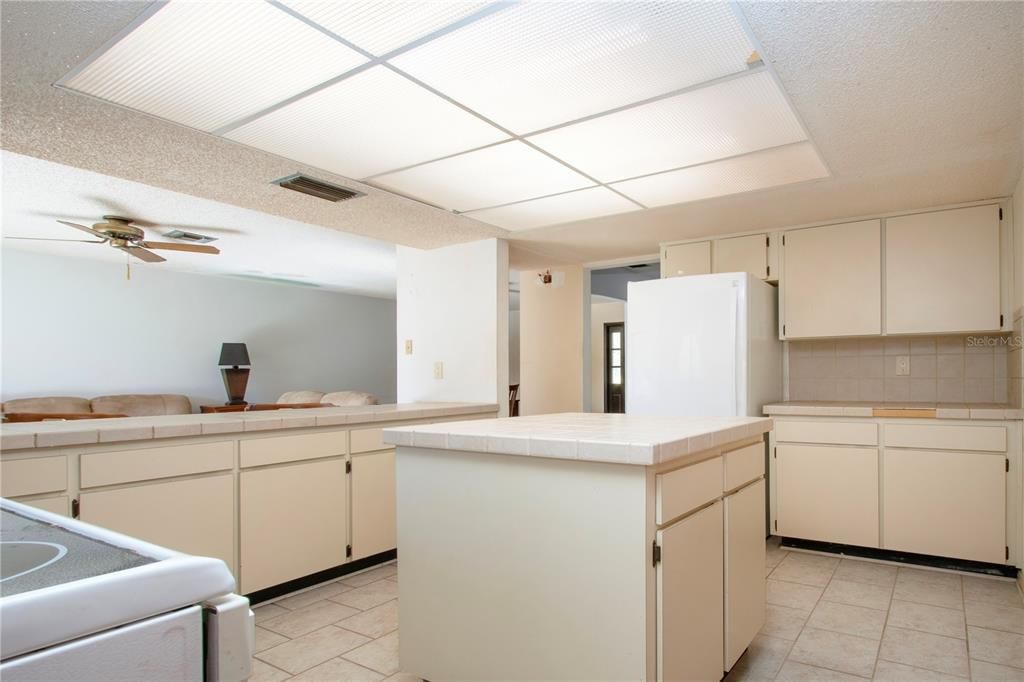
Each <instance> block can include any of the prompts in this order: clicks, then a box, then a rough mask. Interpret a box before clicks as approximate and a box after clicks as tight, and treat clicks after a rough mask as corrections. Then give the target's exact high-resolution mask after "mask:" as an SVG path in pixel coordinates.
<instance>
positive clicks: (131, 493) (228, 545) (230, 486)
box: [79, 474, 238, 576]
mask: <svg viewBox="0 0 1024 682" xmlns="http://www.w3.org/2000/svg"><path fill="white" fill-rule="evenodd" d="M79 502H80V505H81V506H80V510H79V517H80V518H81V519H82V521H86V522H87V523H94V524H96V525H97V526H102V527H104V528H109V529H110V530H114V531H117V532H118V533H124V534H125V535H131V536H132V537H136V538H139V539H140V540H145V541H146V542H152V543H153V544H155V545H161V546H163V547H167V548H168V549H173V550H175V551H178V552H184V553H186V554H197V555H199V556H209V557H215V558H217V559H222V560H223V561H224V563H226V564H227V565H228V568H230V569H231V571H232V573H234V574H235V575H236V576H237V575H238V573H236V572H235V486H234V476H233V475H232V474H220V475H217V476H204V477H202V478H191V479H186V480H181V481H168V482H163V483H147V484H144V485H133V486H130V487H125V488H118V489H115V490H102V491H97V492H84V493H82V494H81V496H80V497H79Z"/></svg>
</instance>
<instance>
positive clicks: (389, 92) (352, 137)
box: [225, 66, 508, 178]
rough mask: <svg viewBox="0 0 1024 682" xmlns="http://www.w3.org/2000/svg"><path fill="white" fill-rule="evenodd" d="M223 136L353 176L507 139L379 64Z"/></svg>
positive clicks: (470, 115) (496, 130) (490, 127)
mask: <svg viewBox="0 0 1024 682" xmlns="http://www.w3.org/2000/svg"><path fill="white" fill-rule="evenodd" d="M225 137H227V138H229V139H232V140H235V141H236V142H241V143H243V144H247V145H251V146H253V147H256V148H258V149H262V150H264V151H267V152H270V153H272V154H277V155H279V156H284V157H286V158H289V159H294V160H295V161H301V162H303V163H308V164H310V165H312V166H317V167H319V168H323V169H325V170H329V171H331V172H333V173H338V174H340V175H345V176H348V177H350V178H363V177H366V176H368V175H374V174H376V173H381V172H384V171H390V170H394V169H396V168H402V167H404V166H409V165H412V164H415V163H420V162H423V161H430V160H431V159H436V158H439V157H442V156H448V155H450V154H456V153H458V152H463V151H466V150H468V149H473V148H475V147H481V146H483V145H486V144H491V143H492V142H499V141H501V140H503V139H507V138H508V136H507V135H506V134H505V133H503V132H501V131H500V130H499V129H497V128H495V127H494V126H492V125H490V124H489V123H486V122H484V121H482V120H480V119H479V118H477V117H476V116H473V115H472V114H469V113H466V112H465V111H464V110H462V109H460V108H459V107H457V106H455V105H454V104H451V103H450V102H448V101H446V100H444V99H442V98H440V97H438V96H437V95H435V94H433V93H431V92H430V91H429V90H425V89H423V88H421V87H420V86H418V85H415V84H413V83H412V82H411V81H409V80H408V79H407V78H404V77H402V76H399V75H398V74H396V73H395V72H393V71H391V70H390V69H388V68H387V67H384V66H375V67H373V68H371V69H368V70H366V71H363V72H362V73H359V74H356V75H355V76H352V77H350V78H346V79H344V80H342V81H339V82H338V83H336V84H334V85H332V86H329V87H327V88H324V89H323V90H319V91H317V92H315V93H313V94H312V95H309V96H308V97H304V98H302V99H300V100H297V101H295V102H292V103H291V104H289V105H287V106H284V107H282V108H280V109H277V110H276V111H273V112H271V113H269V114H267V115H265V116H262V117H260V118H258V119H256V120H254V121H252V122H250V123H247V124H246V125H244V126H242V127H241V128H238V129H236V130H232V131H230V132H228V133H226V134H225Z"/></svg>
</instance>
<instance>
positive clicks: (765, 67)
mask: <svg viewBox="0 0 1024 682" xmlns="http://www.w3.org/2000/svg"><path fill="white" fill-rule="evenodd" d="M168 2H169V0H157V1H156V2H153V3H152V4H151V5H150V6H149V7H147V8H146V10H144V11H143V12H142V13H140V15H139V17H137V18H136V19H135V20H134V21H133V22H132V23H131V24H129V25H128V26H126V27H125V28H124V29H123V30H122V31H119V32H118V33H117V34H116V35H115V36H113V37H112V38H111V39H110V40H108V41H107V42H106V43H104V44H103V45H102V46H101V47H100V48H99V49H98V50H96V52H95V53H93V54H92V55H90V56H89V57H88V58H87V59H86V60H84V61H83V62H82V63H80V64H78V65H77V66H76V67H75V68H74V69H72V70H71V71H70V72H69V73H68V74H67V75H65V76H64V77H62V78H61V79H59V80H58V81H57V82H56V83H54V85H55V86H57V87H65V86H64V83H65V82H66V81H68V80H69V79H70V78H72V77H74V76H75V75H76V74H77V73H79V72H80V71H81V70H83V69H85V68H86V67H88V65H89V64H90V63H92V62H93V61H95V60H96V59H97V58H98V57H99V56H101V55H102V54H104V53H105V52H106V51H107V50H109V49H110V47H112V46H113V45H115V44H117V43H118V42H119V41H120V40H122V39H123V38H124V37H126V36H127V35H129V34H130V33H132V32H133V31H134V30H135V29H136V28H138V26H140V25H141V24H142V23H144V22H145V21H146V20H147V19H148V18H150V17H151V16H152V15H153V14H154V13H155V12H156V11H158V10H159V9H160V8H161V7H163V6H164V5H166V4H167V3H168ZM264 2H266V3H267V4H269V5H271V6H272V7H274V8H276V9H277V10H279V11H281V12H283V13H285V14H287V15H289V16H290V17H292V18H294V19H297V20H299V21H301V22H302V23H303V24H305V25H307V26H309V27H310V28H311V29H313V30H316V31H318V32H320V33H322V34H323V35H325V36H326V37H329V38H331V39H333V40H336V41H337V42H339V43H340V44H341V45H344V46H345V47H347V48H349V49H352V50H354V51H356V52H358V53H359V54H361V55H362V56H364V57H365V58H366V59H367V60H368V61H367V62H366V63H364V64H360V65H358V66H356V67H354V68H351V69H349V70H348V71H346V72H344V73H341V74H339V75H337V76H335V77H333V78H330V79H328V80H327V81H324V82H322V83H319V84H317V85H315V86H312V87H310V88H307V89H306V90H304V91H302V92H300V93H297V94H295V95H292V96H290V97H288V98H286V99H284V100H282V101H280V102H277V103H275V104H273V105H271V106H269V107H265V108H264V109H262V110H260V111H257V112H254V113H251V114H248V115H246V116H245V117H242V118H239V119H237V120H234V121H231V122H229V123H227V124H225V125H223V126H221V127H219V128H217V129H214V130H212V131H209V132H206V131H200V132H204V133H205V134H212V135H214V136H217V137H223V136H224V135H225V134H226V133H228V132H230V131H232V130H235V129H237V128H240V127H242V126H244V125H246V124H248V123H250V122H252V121H254V120H257V119H259V118H261V117H263V116H266V115H267V114H269V113H272V112H274V111H277V110H279V109H282V108H284V107H286V106H288V105H290V104H292V103H294V102H296V101H299V100H302V99H304V98H306V97H308V96H310V95H312V94H315V93H317V92H320V91H322V90H324V89H326V88H328V87H331V86H333V85H336V84H337V83H339V82H342V81H344V80H346V79H349V78H351V77H353V76H356V75H358V74H360V73H363V72H365V71H367V70H369V69H371V68H373V67H375V66H383V67H384V68H387V69H388V70H390V71H392V72H393V73H395V74H397V75H399V76H401V77H403V78H405V79H407V80H408V81H410V82H411V83H413V84H414V85H417V86H419V87H420V88H423V89H424V90H426V91H428V92H430V93H431V94H433V95H435V96H437V97H440V98H441V99H443V100H444V101H446V102H448V103H449V104H452V105H454V106H456V107H458V108H459V109H461V110H463V111H465V112H466V113H468V114H471V115H473V116H475V117H476V118H478V119H479V120H481V121H482V122H484V123H487V124H489V125H490V126H493V127H494V128H496V129H497V130H499V131H500V132H501V133H502V134H504V135H507V139H504V140H499V141H496V142H491V143H489V144H485V145H480V146H477V147H473V148H471V149H467V150H464V151H460V152H455V153H451V154H446V155H443V156H440V157H437V158H432V159H428V160H425V161H421V162H417V163H413V164H408V165H405V166H401V167H398V168H394V169H390V170H386V171H382V172H375V173H373V174H371V175H367V176H363V177H354V178H352V179H353V180H357V181H359V182H362V183H365V184H368V185H370V186H372V187H375V188H377V189H381V190H383V191H387V192H391V193H394V194H398V195H400V196H403V197H405V198H407V199H410V200H413V201H417V202H420V203H424V204H427V205H430V206H434V207H436V208H439V209H441V210H445V211H448V212H451V213H453V214H456V215H470V217H472V215H471V214H473V213H479V212H481V211H485V210H490V209H498V208H504V207H507V206H513V205H516V204H522V203H526V202H530V201H536V200H542V199H548V198H552V197H556V196H559V195H563V194H571V193H573V192H579V191H582V189H594V188H598V187H600V188H604V189H606V190H608V191H610V192H613V193H614V194H616V195H618V196H620V197H621V198H623V199H625V200H627V201H628V202H630V203H631V204H633V205H635V206H636V207H637V209H647V208H649V206H647V205H645V204H644V203H643V202H642V201H640V200H638V199H635V198H633V197H631V196H629V195H627V194H625V193H624V192H622V191H620V190H619V189H618V188H616V187H614V186H613V185H614V184H618V183H622V182H625V181H627V180H634V179H638V178H643V177H648V176H652V175H658V174H661V173H671V172H676V171H680V170H684V169H687V168H691V167H697V166H702V165H707V164H710V163H715V162H716V161H727V160H732V159H736V158H741V157H744V156H747V155H750V154H756V153H758V152H761V151H766V150H771V149H776V148H781V147H787V146H791V145H796V144H801V143H809V144H810V145H811V146H812V147H813V149H814V151H815V153H816V154H817V156H818V159H819V160H820V161H821V164H822V166H823V167H824V168H825V170H826V173H827V175H826V176H824V177H829V176H831V175H832V172H831V169H830V168H829V166H828V163H827V162H826V161H825V159H824V157H823V156H822V155H821V152H820V150H819V149H818V147H817V144H816V143H815V141H814V140H813V139H812V138H811V137H810V135H809V134H808V132H807V127H806V124H805V123H804V121H803V119H802V117H801V116H800V114H799V113H798V112H797V110H796V109H795V107H794V106H793V103H792V100H791V98H790V96H789V94H788V93H787V92H786V90H785V89H784V88H783V87H782V83H781V80H780V79H779V77H778V74H777V73H776V71H775V69H774V68H773V67H772V66H771V64H770V62H769V61H768V60H766V59H764V51H763V47H762V46H761V44H760V41H758V40H757V38H756V36H755V35H754V33H753V31H752V30H751V28H750V26H749V24H748V22H747V20H746V17H745V16H744V15H743V12H742V9H741V8H740V6H739V3H738V1H737V0H726V2H725V4H727V5H728V6H729V8H730V10H731V12H732V14H733V16H734V17H735V19H736V20H737V22H738V24H739V25H740V27H741V28H742V30H743V32H744V34H745V35H746V37H747V38H748V40H749V41H750V42H751V44H753V45H754V46H755V49H756V50H757V52H758V54H759V55H761V57H762V61H761V62H760V63H755V64H752V65H748V66H747V68H745V69H743V70H739V71H735V72H733V73H729V74H726V75H723V76H718V77H715V78H712V79H710V80H706V81H702V82H698V83H692V84H689V85H686V86H683V87H681V88H676V89H673V90H670V91H668V92H663V93H660V94H657V95H653V96H650V97H647V98H644V99H641V100H637V101H634V102H630V103H627V104H623V105H619V106H616V107H612V108H610V109H607V110H603V111H598V112H594V113H591V114H587V115H586V116H581V117H578V118H576V119H573V120H569V121H565V122H562V123H558V124H554V125H550V126H546V127H542V128H539V129H537V130H531V131H529V132H524V133H515V132H513V131H512V130H511V129H509V128H507V127H505V126H503V125H500V124H498V123H497V122H496V121H494V120H492V119H490V118H489V117H487V116H485V115H483V114H481V113H479V112H477V111H475V110H474V109H472V108H470V107H469V106H467V105H464V104H463V103H461V102H459V101H457V100H455V99H454V98H452V97H450V96H448V95H447V94H445V93H444V92H442V91H440V90H438V89H437V88H434V87H433V86H430V85H428V84H427V83H425V82H424V81H422V80H420V79H419V78H417V77H415V76H413V75H412V74H409V73H407V72H405V71H403V70H402V69H401V68H399V67H397V66H395V65H394V64H392V63H390V62H389V61H388V60H390V59H392V58H395V57H397V56H399V55H402V54H405V53H406V52H409V51H411V50H413V49H415V48H417V47H420V46H421V45H424V44H426V43H429V42H431V41H433V40H435V39H437V38H441V37H443V36H445V35H447V34H449V33H451V32H454V31H457V30H459V29H460V28H463V27H465V26H468V25H470V24H472V23H474V22H476V21H479V20H482V19H484V18H487V17H489V16H491V15H493V14H495V13H498V12H501V11H503V10H505V9H507V8H509V7H512V6H515V5H519V4H521V2H522V0H497V1H496V2H492V3H489V4H488V5H486V6H485V7H483V8H481V9H479V10H477V11H476V12H473V13H472V14H469V15H467V16H465V17H462V18H461V19H458V20H457V21H454V22H452V23H450V24H446V25H444V26H442V27H440V28H438V29H435V30H433V31H430V32H429V33H427V34H425V35H423V36H420V37H419V38H417V39H415V40H413V41H410V42H409V43H406V44H404V45H401V46H399V47H397V48H395V49H392V50H390V51H388V52H386V53H384V54H380V55H376V54H374V53H372V52H370V51H368V50H366V49H364V48H362V47H360V46H359V45H357V44H355V43H353V42H351V41H349V40H347V39H345V38H343V37H342V36H340V35H338V34H336V33H335V32H333V31H332V30H330V29H328V28H326V27H325V26H322V25H320V24H318V23H316V21H314V20H313V19H310V18H308V17H306V16H305V15H303V14H301V13H300V12H299V11H297V10H295V9H293V8H291V7H289V6H287V5H285V4H284V3H283V2H280V0H264ZM762 72H767V73H768V74H770V77H771V80H772V82H773V83H774V85H775V87H776V88H777V89H778V91H779V92H780V93H781V95H782V97H783V98H784V101H785V102H786V104H787V106H788V108H789V110H790V113H791V114H792V115H793V116H794V117H795V119H796V121H797V123H798V124H799V127H800V129H801V131H802V133H803V135H804V137H805V139H804V140H801V141H794V142H788V143H784V144H781V145H775V146H772V147H767V148H765V149H757V150H751V151H749V152H742V153H738V154H734V155H730V156H726V157H722V158H718V159H713V160H708V161H702V162H699V163H694V164H689V165H685V166H679V167H673V168H667V169H664V170H659V171H653V172H650V173H645V174H641V175H638V176H631V177H628V178H622V179H617V180H614V181H611V180H609V181H601V180H598V179H597V178H596V177H595V176H593V175H592V174H590V173H587V172H585V171H583V170H582V169H581V168H579V167H577V166H576V165H573V164H571V163H569V162H568V161H566V160H564V159H562V158H560V157H559V156H556V155H555V154H554V153H551V152H548V151H547V150H545V149H543V148H542V147H540V146H538V145H537V144H535V143H533V142H531V141H530V140H529V139H526V138H528V137H530V136H535V135H539V134H542V133H546V132H550V131H554V130H558V129H561V128H565V127H568V126H571V125H574V124H577V123H584V122H586V121H590V120H593V119H597V118H601V117H603V116H607V115H610V114H615V113H618V112H621V111H627V110H630V109H633V108H637V107H641V106H644V105H646V104H650V103H654V102H658V101H661V100H665V99H669V98H671V97H675V96H679V95H683V94H686V93H689V92H695V91H698V90H701V89H704V88H707V87H711V86H713V85H716V84H719V83H723V82H726V81H730V80H734V79H742V78H744V77H747V76H751V75H754V74H758V73H762ZM74 92H76V93H77V94H84V95H86V96H90V97H94V96H92V95H89V94H88V93H82V92H79V91H74ZM98 99H102V98H98ZM102 101H104V102H107V100H102ZM107 103H109V104H114V105H115V106H124V105H120V104H117V103H116V102H107ZM126 108H129V109H130V107H126ZM133 111H134V109H133ZM143 113H146V112H143ZM149 115H152V114H149ZM158 118H159V117H158ZM162 120H166V119H162ZM172 122H173V121H172ZM178 125H184V124H180V123H179V124H178ZM185 127H190V126H187V125H185ZM193 129H194V128H193ZM224 139H230V138H224ZM512 141H517V142H521V143H523V144H524V145H526V146H528V147H530V148H531V149H532V150H534V151H535V152H539V153H541V154H542V155H544V156H545V157H547V158H549V159H551V160H553V161H555V162H556V163H558V164H560V165H562V166H564V167H565V168H567V169H569V170H570V171H573V172H575V173H577V174H579V175H581V176H582V177H584V178H586V179H587V180H588V181H589V182H591V183H593V184H592V185H591V186H589V187H586V188H581V189H572V190H565V191H559V192H553V193H550V194H545V195H542V196H537V197H530V198H526V199H518V200H516V201H510V202H504V203H500V204H495V205H489V206H483V207H477V208H473V209H468V210H465V211H460V210H455V209H452V208H449V207H445V206H441V205H438V204H436V203H433V202H432V201H431V200H430V199H429V198H426V197H419V196H411V195H408V194H405V193H403V192H401V191H398V190H395V189H392V188H390V187H385V186H381V185H380V184H378V183H376V182H374V180H375V179H377V178H380V177H382V176H386V175H390V174H394V173H398V172H402V171H405V170H409V169H412V168H416V167H419V166H423V165H426V164H429V163H434V162H437V161H442V160H445V159H450V158H453V157H457V156H461V155H464V154H469V153H472V152H475V151H479V150H482V149H487V148H489V147H493V146H496V145H500V144H505V143H507V142H512ZM283 158H284V157H283ZM325 170H328V171H329V172H332V173H337V171H331V170H329V169H325ZM783 184H788V183H783ZM693 200H694V199H688V200H686V201H693ZM556 224H557V223H556ZM538 227H543V226H538Z"/></svg>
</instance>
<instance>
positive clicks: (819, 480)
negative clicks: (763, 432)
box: [775, 444, 878, 547]
mask: <svg viewBox="0 0 1024 682" xmlns="http://www.w3.org/2000/svg"><path fill="white" fill-rule="evenodd" d="M775 457H776V460H775V478H776V484H775V491H776V505H777V512H776V523H777V524H778V526H777V528H776V533H778V534H779V535H782V536H784V537H792V538H803V539H806V540H820V541H823V542H838V543H841V544H846V545H859V546H861V547H878V449H877V448H851V447H840V446H827V445H791V444H785V445H781V444H780V445H777V446H776V448H775Z"/></svg>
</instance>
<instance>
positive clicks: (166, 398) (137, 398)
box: [2, 393, 192, 417]
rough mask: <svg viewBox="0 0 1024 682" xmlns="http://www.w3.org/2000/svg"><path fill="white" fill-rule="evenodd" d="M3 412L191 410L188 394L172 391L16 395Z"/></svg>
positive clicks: (144, 414)
mask: <svg viewBox="0 0 1024 682" xmlns="http://www.w3.org/2000/svg"><path fill="white" fill-rule="evenodd" d="M2 409H3V412H4V414H15V413H31V414H68V415H75V414H81V415H88V414H93V413H95V414H116V415H124V416H126V417H152V416H157V415H163V414H191V413H192V403H191V401H189V399H188V397H187V396H183V395H176V394H173V393H147V394H135V395H105V396H100V397H98V398H92V399H89V398H77V397H70V396H46V397H42V398H18V399H16V400H8V401H7V402H5V403H3V405H2Z"/></svg>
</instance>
